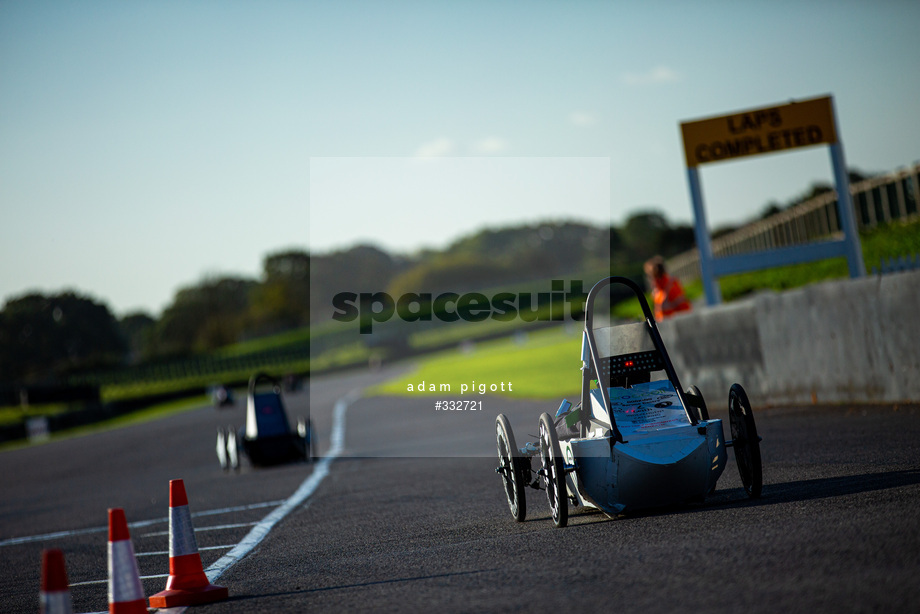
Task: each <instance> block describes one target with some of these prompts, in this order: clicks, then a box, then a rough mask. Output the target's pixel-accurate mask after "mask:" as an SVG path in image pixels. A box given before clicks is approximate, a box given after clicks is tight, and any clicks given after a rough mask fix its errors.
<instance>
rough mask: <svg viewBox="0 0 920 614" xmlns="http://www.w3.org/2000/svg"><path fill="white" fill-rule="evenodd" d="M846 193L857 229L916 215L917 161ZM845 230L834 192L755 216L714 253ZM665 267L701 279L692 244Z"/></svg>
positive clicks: (919, 193)
mask: <svg viewBox="0 0 920 614" xmlns="http://www.w3.org/2000/svg"><path fill="white" fill-rule="evenodd" d="M850 195H851V197H852V200H853V208H854V210H855V213H856V224H857V226H858V227H859V229H860V230H863V229H865V228H872V227H873V226H877V225H878V224H884V223H888V222H891V221H896V220H907V219H910V218H915V217H917V215H918V206H917V205H918V202H920V162H918V163H915V164H914V165H913V166H911V167H909V168H905V169H902V170H898V171H895V172H892V173H888V174H887V175H882V176H879V177H872V178H870V179H866V180H865V181H860V182H859V183H854V184H852V185H850ZM842 234H843V232H842V230H841V227H840V220H839V216H838V215H837V191H836V190H831V191H830V192H826V193H824V194H820V195H818V196H816V197H815V198H812V199H810V200H807V201H805V202H803V203H800V204H798V205H796V206H794V207H790V208H789V209H786V210H784V211H780V212H779V213H776V214H774V215H771V216H770V217H768V218H765V219H763V220H758V221H756V222H753V223H751V224H748V225H747V226H744V227H743V228H739V229H738V230H735V231H734V232H731V233H729V234H726V235H723V236H721V237H719V238H717V239H713V241H712V255H713V256H714V257H715V258H719V257H721V256H731V255H734V254H743V253H749V252H755V251H761V250H767V249H773V248H776V247H786V246H789V245H798V244H802V243H810V242H812V241H818V240H821V239H835V238H840V237H841V236H842ZM667 267H668V272H670V273H671V274H673V275H676V276H677V277H679V278H680V279H681V280H682V281H684V282H688V281H693V280H696V279H699V277H700V260H699V254H698V252H697V250H696V249H693V250H690V251H688V252H684V253H683V254H678V255H677V256H674V257H673V258H671V259H670V260H668V262H667Z"/></svg>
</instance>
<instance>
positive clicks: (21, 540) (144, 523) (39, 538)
mask: <svg viewBox="0 0 920 614" xmlns="http://www.w3.org/2000/svg"><path fill="white" fill-rule="evenodd" d="M282 503H284V501H263V502H261V503H250V504H248V505H237V506H234V507H222V508H220V509H216V510H205V511H203V512H194V513H192V518H198V517H199V516H215V515H217V514H229V513H231V512H245V511H247V510H256V509H260V508H263V507H278V506H279V505H281V504H282ZM162 522H169V517H168V516H164V517H163V518H153V519H150V520H137V521H134V522H129V523H128V527H129V528H131V529H137V528H140V527H149V526H151V525H154V524H159V523H162ZM108 530H109V527H108V526H104V527H93V528H91V529H77V530H75V531H56V532H54V533H44V534H42V535H26V536H23V537H13V538H11V539H5V540H3V541H0V547H3V546H15V545H17V544H28V543H31V542H43V541H48V540H50V539H61V538H62V537H72V536H74V535H87V534H89V533H105V532H107V531H108Z"/></svg>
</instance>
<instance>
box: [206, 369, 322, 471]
mask: <svg viewBox="0 0 920 614" xmlns="http://www.w3.org/2000/svg"><path fill="white" fill-rule="evenodd" d="M266 384H267V388H266ZM240 450H242V451H243V453H244V454H245V455H246V456H247V457H249V461H250V463H252V465H253V466H270V465H278V464H282V463H291V462H296V461H307V462H310V461H312V460H313V459H314V457H315V451H316V438H315V436H314V432H313V426H312V423H311V421H310V417H309V415H308V416H307V417H306V418H299V419H298V420H297V426H296V428H291V425H290V423H289V422H288V417H287V413H286V412H285V410H284V403H283V402H282V398H281V383H280V382H279V381H278V380H277V379H275V378H272V377H270V376H269V375H266V374H265V373H256V374H255V375H253V376H252V377H251V378H250V379H249V395H248V397H247V399H246V426H245V427H243V428H241V429H239V430H237V429H236V428H234V427H233V426H230V427H228V428H227V429H223V428H218V429H217V460H218V461H219V462H220V466H221V468H222V469H224V470H228V469H239V466H240V455H239V451H240Z"/></svg>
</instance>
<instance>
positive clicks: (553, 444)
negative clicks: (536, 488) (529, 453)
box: [540, 413, 569, 528]
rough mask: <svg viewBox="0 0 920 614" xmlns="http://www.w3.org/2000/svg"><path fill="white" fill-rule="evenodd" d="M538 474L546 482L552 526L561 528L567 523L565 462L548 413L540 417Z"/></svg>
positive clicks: (567, 506) (567, 504) (567, 505)
mask: <svg viewBox="0 0 920 614" xmlns="http://www.w3.org/2000/svg"><path fill="white" fill-rule="evenodd" d="M540 459H541V460H542V462H543V467H542V469H540V474H541V475H542V476H543V478H544V479H545V481H546V498H547V500H548V501H549V508H550V511H551V512H552V514H553V524H555V525H556V526H557V527H559V528H562V527H564V526H565V525H567V524H568V522H569V503H568V496H567V490H566V486H565V461H564V459H563V458H562V448H560V446H559V437H558V436H557V435H556V427H555V425H554V424H553V419H552V417H551V416H550V415H549V414H548V413H544V414H543V415H542V416H540Z"/></svg>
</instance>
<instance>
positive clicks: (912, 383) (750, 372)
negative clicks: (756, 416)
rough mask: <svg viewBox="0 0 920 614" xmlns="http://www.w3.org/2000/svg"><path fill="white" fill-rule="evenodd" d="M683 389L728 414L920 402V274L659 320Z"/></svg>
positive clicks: (815, 288)
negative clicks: (736, 389)
mask: <svg viewBox="0 0 920 614" xmlns="http://www.w3.org/2000/svg"><path fill="white" fill-rule="evenodd" d="M659 329H660V330H661V335H662V338H663V339H664V342H665V345H666V346H667V348H668V353H669V354H670V356H671V360H672V361H673V363H674V368H675V369H676V371H677V375H678V377H679V378H680V382H681V385H682V386H683V387H685V388H686V387H687V386H690V385H696V386H698V387H699V388H700V391H701V392H702V393H703V397H704V398H705V399H706V404H707V405H708V406H709V407H710V408H724V407H725V406H726V403H727V400H728V389H729V387H730V386H731V385H732V384H733V383H735V382H738V383H740V384H742V385H743V386H744V388H745V390H746V391H747V393H748V396H749V397H750V400H751V403H752V405H754V406H769V405H774V406H775V405H779V404H810V403H840V402H899V401H917V400H920V271H914V272H908V273H897V274H892V275H884V276H874V277H864V278H861V279H852V280H843V281H831V282H825V283H821V284H815V285H811V286H806V287H804V288H800V289H796V290H789V291H786V292H782V293H777V292H763V293H760V294H757V295H755V296H753V297H751V298H748V299H745V300H740V301H736V302H733V303H730V304H727V305H718V306H715V307H702V308H699V307H698V308H697V309H696V310H695V311H694V312H692V313H690V314H687V315H683V316H678V317H675V318H673V319H671V320H667V321H665V322H662V323H661V324H659Z"/></svg>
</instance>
